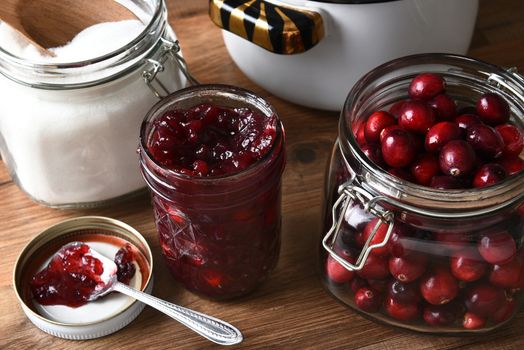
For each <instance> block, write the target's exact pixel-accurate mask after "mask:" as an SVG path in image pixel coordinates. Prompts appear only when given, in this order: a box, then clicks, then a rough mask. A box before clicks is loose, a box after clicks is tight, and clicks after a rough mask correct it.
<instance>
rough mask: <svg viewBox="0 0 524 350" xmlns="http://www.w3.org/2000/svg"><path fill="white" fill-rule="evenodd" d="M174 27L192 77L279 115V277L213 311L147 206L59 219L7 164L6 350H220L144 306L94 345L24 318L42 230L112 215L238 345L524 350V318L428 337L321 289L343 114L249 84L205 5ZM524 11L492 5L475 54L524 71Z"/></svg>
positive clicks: (171, 295) (159, 289)
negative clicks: (22, 270)
mask: <svg viewBox="0 0 524 350" xmlns="http://www.w3.org/2000/svg"><path fill="white" fill-rule="evenodd" d="M168 4H169V11H170V20H171V23H172V24H173V27H174V29H175V31H176V32H177V34H178V36H179V39H180V41H181V43H182V45H183V49H184V55H185V56H186V58H187V60H188V62H189V65H190V68H191V69H192V70H193V72H194V74H195V76H196V77H197V78H198V79H199V80H200V81H202V82H222V83H228V84H233V85H238V86H242V87H246V88H249V89H252V90H254V91H255V92H257V93H258V94H260V95H261V96H263V97H265V98H267V99H268V100H269V102H270V103H272V104H273V105H274V106H275V107H276V109H277V110H278V112H279V115H280V116H281V118H282V120H283V122H284V125H285V128H286V131H287V142H288V144H287V147H288V155H289V162H288V165H287V169H286V172H285V174H284V186H283V232H282V235H283V244H282V253H281V256H280V262H279V265H278V267H277V269H276V271H275V272H274V273H273V274H272V276H271V278H270V279H269V281H268V282H267V283H265V284H264V285H263V286H262V287H261V288H260V289H259V290H257V291H256V292H255V293H254V294H252V295H250V296H248V297H245V298H243V299H240V300H235V301H231V302H220V303H219V302H211V301H208V300H204V299H202V298H199V297H197V296H195V295H193V294H191V293H189V292H186V291H184V290H183V289H182V288H181V287H179V286H178V285H176V283H174V282H173V280H172V279H171V277H170V275H169V273H168V271H167V269H166V267H165V266H164V264H163V263H162V260H161V256H160V250H159V243H158V239H157V233H156V231H155V227H154V222H153V215H152V209H151V206H150V204H149V198H148V197H147V196H143V197H142V198H138V199H136V200H134V201H132V202H130V203H127V204H123V205H122V204H121V205H117V206H113V207H110V208H103V209H95V210H68V211H62V210H54V209H49V208H45V207H42V206H39V205H36V204H34V203H33V202H31V201H30V200H29V199H28V198H27V197H26V196H25V195H24V194H23V193H22V192H21V191H20V190H19V189H18V188H17V187H16V185H15V184H13V182H12V181H11V179H10V178H9V175H8V174H7V172H6V170H5V168H4V166H3V165H0V267H1V269H0V349H66V348H68V349H70V348H72V349H168V348H169V349H171V348H173V349H210V348H216V347H217V346H215V345H213V344H211V343H210V342H208V341H206V340H204V339H203V338H201V337H199V336H197V335H196V334H195V333H193V332H191V331H189V330H187V329H186V328H184V327H183V326H181V325H179V324H177V323H176V322H174V321H172V320H171V319H169V318H168V317H166V316H164V315H162V314H160V313H159V312H157V311H155V310H153V309H150V308H146V309H145V310H144V311H143V312H142V314H141V315H140V316H139V317H138V318H137V319H136V320H135V321H134V322H132V323H131V324H130V325H129V326H127V327H126V328H125V329H123V330H121V331H119V332H117V333H115V334H113V335H110V336H107V337H104V338H101V339H96V340H91V341H79V342H73V341H67V340H62V339H58V338H55V337H52V336H50V335H47V334H45V333H43V332H41V331H39V330H38V329H36V328H35V327H34V326H33V325H32V324H31V323H30V321H29V320H28V319H27V318H26V317H25V316H24V314H23V312H22V310H21V308H20V306H19V305H18V302H17V299H16V298H15V294H14V292H13V287H12V281H11V279H12V272H13V266H14V263H15V260H16V258H17V256H18V254H19V253H20V251H21V249H22V248H23V246H24V245H25V244H26V243H27V242H28V241H29V240H30V239H31V237H33V236H34V235H36V234H37V233H38V232H40V231H42V230H43V229H45V228H46V227H48V226H50V225H53V224H55V223H57V222H59V221H61V220H63V219H66V218H72V217H76V216H82V215H104V216H109V217H112V218H116V219H119V220H123V221H124V222H126V223H128V224H130V225H132V226H134V227H135V228H136V229H138V230H139V231H140V232H142V234H143V235H144V236H145V237H146V239H147V240H148V242H149V243H150V245H151V247H152V249H153V253H154V257H155V259H156V262H157V263H156V268H155V271H154V275H155V278H156V283H155V288H154V291H153V293H154V294H155V295H156V296H158V297H160V298H164V299H167V300H169V301H173V302H176V303H179V304H181V305H185V306H187V307H190V308H193V309H196V310H198V311H201V312H205V313H208V314H211V315H214V316H217V317H220V318H222V319H224V320H227V321H229V322H231V323H233V324H234V325H236V326H238V327H239V328H240V329H241V330H242V331H243V333H244V335H245V341H244V342H243V343H242V344H241V345H240V346H238V347H237V348H244V349H260V348H279V349H357V348H358V349H458V348H460V349H523V348H524V336H523V334H524V332H523V330H524V312H521V313H520V314H518V315H517V317H516V318H515V320H514V321H513V322H512V323H511V324H509V325H508V326H506V327H504V329H501V330H499V331H496V332H494V333H491V334H488V335H482V336H468V337H444V336H430V335H421V334H416V333H411V332H406V331H401V330H398V329H393V328H390V327H387V326H382V325H379V324H376V323H374V322H371V321H369V320H367V319H364V318H362V317H361V316H359V315H357V314H356V313H354V312H352V311H350V310H349V309H347V308H346V307H345V306H343V305H342V304H340V303H338V302H337V301H336V300H335V299H334V298H332V297H331V296H330V295H329V294H328V293H327V292H326V291H325V290H324V289H323V288H322V286H321V284H320V282H319V277H318V275H317V273H316V271H317V268H316V266H317V261H316V247H317V237H318V234H319V229H320V213H321V196H322V183H323V175H324V169H325V166H326V162H327V158H328V154H329V152H330V149H331V145H332V142H333V140H334V139H335V137H336V135H337V120H338V115H337V113H328V112H322V111H317V110H312V109H307V108H303V107H300V106H297V105H293V104H290V103H288V102H285V101H283V100H280V99H279V98H277V97H274V96H272V95H271V94H270V93H268V92H267V91H264V90H262V89H261V88H259V87H257V86H256V85H255V84H254V83H252V82H251V81H249V80H248V79H247V78H246V77H245V76H244V75H243V74H242V73H241V72H240V71H239V70H238V68H236V66H235V65H234V64H233V63H232V61H231V59H230V58H229V56H228V54H227V52H226V49H225V48H224V45H223V42H222V37H221V34H220V31H219V29H218V28H216V27H215V26H214V25H213V24H212V23H211V21H210V20H209V19H208V18H207V1H206V0H192V1H187V0H184V1H183V0H171V1H168ZM523 18H524V2H523V1H522V0H497V1H489V0H482V1H481V8H480V12H479V19H478V23H477V28H476V31H475V36H474V40H473V44H472V48H471V51H470V55H471V56H473V57H476V58H481V59H484V60H487V61H489V62H492V63H494V64H498V65H502V66H507V67H511V66H515V67H518V68H519V69H520V70H521V71H524V20H523Z"/></svg>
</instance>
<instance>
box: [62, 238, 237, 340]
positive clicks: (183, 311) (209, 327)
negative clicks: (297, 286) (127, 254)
mask: <svg viewBox="0 0 524 350" xmlns="http://www.w3.org/2000/svg"><path fill="white" fill-rule="evenodd" d="M70 244H83V243H80V242H74V243H70ZM89 254H90V255H92V256H93V257H95V258H97V259H99V260H100V261H101V262H102V264H103V265H104V272H103V274H102V276H101V279H102V281H103V282H104V286H103V287H102V288H100V289H97V290H95V291H94V292H93V294H92V295H91V296H90V297H89V301H94V300H96V299H98V298H100V297H101V296H104V295H106V294H108V293H110V292H112V291H116V292H120V293H123V294H125V295H128V296H130V297H132V298H135V299H136V300H139V301H141V302H143V303H144V304H146V305H149V306H151V307H152V308H155V309H157V310H158V311H160V312H163V313H164V314H166V315H168V316H169V317H171V318H173V319H175V320H177V321H178V322H180V323H182V324H183V325H185V326H186V327H188V328H189V329H191V330H193V331H195V332H196V333H198V334H200V335H201V336H203V337H204V338H207V339H209V340H211V341H212V342H214V343H217V344H220V345H234V344H238V343H240V342H242V340H243V337H242V333H240V331H239V330H238V329H237V328H236V327H234V326H232V325H230V324H229V323H227V322H224V321H222V320H219V319H218V318H214V317H211V316H207V315H205V314H202V313H200V312H196V311H193V310H190V309H187V308H185V307H182V306H178V305H176V304H172V303H169V302H167V301H165V300H162V299H159V298H155V297H154V296H151V295H149V294H147V293H144V292H141V291H139V290H136V289H134V288H131V287H129V286H127V285H125V284H123V283H120V282H118V280H117V275H116V273H117V270H118V268H117V266H116V264H115V263H114V262H113V261H112V260H110V259H108V258H106V257H105V256H103V255H102V254H100V253H98V252H97V251H95V250H94V249H92V248H90V251H89Z"/></svg>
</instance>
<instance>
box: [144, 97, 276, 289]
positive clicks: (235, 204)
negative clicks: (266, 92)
mask: <svg viewBox="0 0 524 350" xmlns="http://www.w3.org/2000/svg"><path fill="white" fill-rule="evenodd" d="M237 105H238V104H237ZM246 105H247V104H246ZM154 117H155V116H154V115H153V117H152V118H154ZM146 123H148V124H146V125H147V126H148V127H149V128H150V129H149V130H147V129H146V131H145V132H146V135H148V137H147V138H145V135H144V128H143V133H142V148H144V147H147V148H148V150H149V154H151V155H152V156H153V159H154V161H152V160H151V159H150V158H145V157H143V158H142V171H143V174H144V178H145V179H146V182H147V183H148V185H149V187H150V188H151V189H152V191H151V195H152V202H153V208H154V212H155V219H156V224H157V229H158V232H159V235H160V243H161V247H162V252H163V255H164V257H165V259H166V262H167V265H168V266H169V268H170V270H171V272H172V273H173V275H174V277H175V278H176V279H177V280H178V281H179V282H181V283H182V284H183V285H184V286H185V287H186V288H187V289H189V290H190V291H193V292H195V293H198V294H201V295H204V296H207V297H210V298H215V299H230V298H233V297H237V296H240V295H244V294H247V293H249V292H250V291H252V290H253V289H255V288H256V287H257V286H258V285H259V284H260V283H261V282H262V281H263V280H265V279H266V278H267V276H268V275H269V272H270V271H271V270H272V269H273V268H274V267H275V266H276V264H277V260H278V255H279V251H280V224H281V219H280V197H281V196H280V183H281V175H282V171H283V169H284V165H285V152H284V147H283V132H282V130H281V126H280V123H279V122H278V119H277V116H276V115H264V114H262V113H261V112H257V111H255V110H252V109H250V108H226V107H220V106H216V105H209V104H199V105H197V106H196V107H193V108H190V109H188V110H179V109H176V110H171V111H168V112H165V113H163V114H161V115H159V116H158V117H157V119H154V120H152V121H146ZM143 153H144V152H141V154H143ZM158 164H161V166H158ZM248 168H249V169H248ZM166 169H168V170H173V171H174V172H166V171H165V170H166ZM180 175H182V176H180ZM184 175H186V176H184Z"/></svg>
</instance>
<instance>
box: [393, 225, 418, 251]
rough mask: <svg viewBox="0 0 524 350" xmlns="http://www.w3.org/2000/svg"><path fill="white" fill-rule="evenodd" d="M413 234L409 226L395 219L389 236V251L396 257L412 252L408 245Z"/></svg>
mask: <svg viewBox="0 0 524 350" xmlns="http://www.w3.org/2000/svg"><path fill="white" fill-rule="evenodd" d="M411 236H413V230H412V229H411V226H409V225H406V224H403V223H401V222H399V221H395V224H394V225H393V231H392V232H391V237H390V238H389V242H390V243H389V253H390V254H391V255H392V256H394V257H397V258H400V257H403V256H406V255H409V254H410V253H412V252H411V251H410V246H409V238H410V237H411Z"/></svg>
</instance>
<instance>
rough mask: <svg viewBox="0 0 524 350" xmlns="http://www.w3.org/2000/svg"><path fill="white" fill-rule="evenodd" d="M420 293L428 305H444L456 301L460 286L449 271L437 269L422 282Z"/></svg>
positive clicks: (423, 278) (424, 277)
mask: <svg viewBox="0 0 524 350" xmlns="http://www.w3.org/2000/svg"><path fill="white" fill-rule="evenodd" d="M420 292H421V293H422V296H423V297H424V299H426V301H427V302H428V303H430V304H433V305H442V304H446V303H449V302H450V301H451V300H453V299H455V297H456V296H457V294H458V292H459V285H458V282H457V280H456V279H455V278H454V277H453V275H452V274H451V273H450V272H449V271H448V270H446V269H444V268H435V269H434V270H433V271H431V272H429V273H428V274H426V275H425V276H423V277H422V279H421V280H420Z"/></svg>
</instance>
